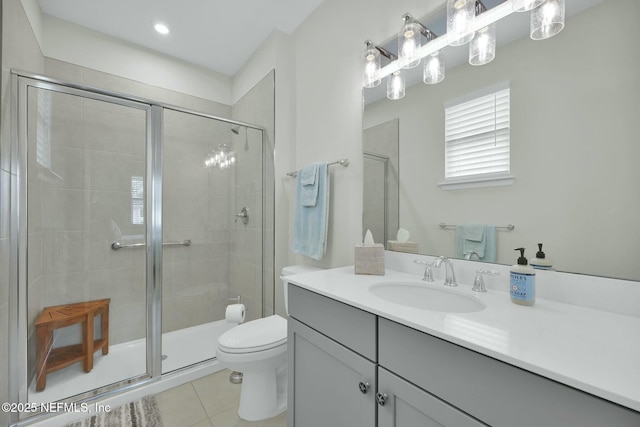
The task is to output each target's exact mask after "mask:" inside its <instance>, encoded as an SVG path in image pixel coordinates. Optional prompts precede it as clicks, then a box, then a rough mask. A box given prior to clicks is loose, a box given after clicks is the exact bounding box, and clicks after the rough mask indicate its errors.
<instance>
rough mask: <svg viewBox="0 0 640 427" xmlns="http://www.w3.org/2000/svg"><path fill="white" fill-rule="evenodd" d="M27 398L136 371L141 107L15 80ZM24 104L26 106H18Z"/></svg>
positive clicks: (140, 302)
mask: <svg viewBox="0 0 640 427" xmlns="http://www.w3.org/2000/svg"><path fill="white" fill-rule="evenodd" d="M21 83H24V84H23V85H21V86H20V88H21V92H20V93H21V94H22V96H23V97H22V98H20V99H21V101H20V102H21V104H20V105H21V106H23V107H22V108H21V111H23V112H24V113H25V115H26V120H25V119H21V124H20V128H21V129H22V130H21V133H23V134H25V135H23V136H25V137H26V147H23V148H21V149H22V150H24V149H26V181H27V185H26V196H27V200H28V203H27V204H26V209H23V211H21V212H20V214H21V217H24V215H26V224H27V225H26V233H25V234H26V236H27V237H26V260H27V261H26V273H27V274H26V275H25V278H24V279H23V280H24V282H23V283H21V285H20V286H21V287H22V286H24V287H25V288H26V297H27V298H26V307H24V308H23V310H24V312H23V317H26V328H27V331H26V334H25V335H26V336H27V339H26V343H25V344H26V362H23V369H22V370H23V372H22V375H25V376H26V381H27V383H28V391H27V394H28V396H27V397H28V401H30V402H43V403H47V402H54V401H60V400H69V399H70V398H71V397H72V396H78V395H83V394H84V393H86V392H89V391H93V390H96V389H103V390H106V389H108V387H109V386H110V385H113V384H117V383H121V382H122V381H124V380H129V381H130V380H131V379H132V378H136V377H143V376H145V375H146V373H147V360H146V354H147V351H146V347H147V344H146V340H147V329H146V328H147V327H146V316H147V284H146V271H147V270H146V255H145V253H146V251H145V244H146V231H145V230H146V228H145V227H146V221H147V214H146V201H145V200H146V199H145V197H146V191H147V179H146V172H147V169H146V160H145V153H146V150H147V136H148V130H147V127H148V125H147V123H148V118H149V117H148V116H149V113H150V106H149V105H146V104H140V103H136V102H131V101H126V100H123V99H120V98H115V97H109V96H104V95H98V94H96V93H92V92H85V91H81V90H77V89H71V88H66V87H63V86H58V85H55V84H50V83H46V82H39V81H31V80H27V79H21ZM25 101H26V103H25Z"/></svg>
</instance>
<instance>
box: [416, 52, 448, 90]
mask: <svg viewBox="0 0 640 427" xmlns="http://www.w3.org/2000/svg"><path fill="white" fill-rule="evenodd" d="M444 70H445V66H444V57H442V56H441V55H440V51H437V52H434V53H432V54H431V55H429V56H427V57H426V58H425V59H424V69H423V74H422V81H423V82H425V83H426V84H428V85H432V84H436V83H440V82H441V81H442V80H444Z"/></svg>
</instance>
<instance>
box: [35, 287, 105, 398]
mask: <svg viewBox="0 0 640 427" xmlns="http://www.w3.org/2000/svg"><path fill="white" fill-rule="evenodd" d="M110 302H111V299H110V298H107V299H101V300H94V301H85V302H78V303H73V304H64V305H56V306H52V307H45V308H44V309H43V310H42V313H40V315H39V316H38V318H37V319H36V321H35V323H34V325H35V328H36V339H37V350H36V391H42V390H44V388H45V386H46V383H47V374H48V373H49V372H53V371H57V370H58V369H62V368H65V367H67V366H69V365H72V364H74V363H77V362H83V369H84V371H85V372H90V371H91V369H93V353H94V352H96V351H98V350H100V349H102V354H107V353H109V303H110ZM97 315H100V319H101V326H102V328H101V331H102V332H101V336H100V339H99V340H95V339H94V336H93V328H94V319H95V317H96V316H97ZM78 323H80V324H82V343H81V344H75V345H69V346H65V347H59V348H53V331H54V330H56V329H60V328H64V327H67V326H71V325H75V324H78Z"/></svg>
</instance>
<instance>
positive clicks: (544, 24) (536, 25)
mask: <svg viewBox="0 0 640 427" xmlns="http://www.w3.org/2000/svg"><path fill="white" fill-rule="evenodd" d="M564 1H565V0H545V1H544V2H543V3H542V4H541V5H540V6H538V7H537V8H536V9H534V10H533V11H532V12H531V33H530V34H531V38H532V39H533V40H544V39H548V38H549V37H553V36H555V35H556V34H558V33H559V32H560V31H562V29H563V28H564V12H565V7H564Z"/></svg>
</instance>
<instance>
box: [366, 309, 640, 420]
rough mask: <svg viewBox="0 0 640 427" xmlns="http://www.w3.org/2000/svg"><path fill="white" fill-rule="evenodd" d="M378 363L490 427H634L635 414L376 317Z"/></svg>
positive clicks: (638, 417) (639, 418)
mask: <svg viewBox="0 0 640 427" xmlns="http://www.w3.org/2000/svg"><path fill="white" fill-rule="evenodd" d="M378 328H379V363H380V365H381V366H384V367H385V368H386V369H388V370H390V371H392V372H394V373H395V374H397V375H399V376H400V377H403V378H404V379H406V380H407V381H410V382H412V383H414V384H416V385H417V386H419V387H421V388H423V389H424V390H426V391H428V392H429V393H431V394H433V395H435V396H437V397H439V398H440V399H443V400H445V401H447V402H449V403H450V404H452V405H454V406H456V407H458V408H463V409H464V411H465V412H466V413H468V414H470V415H472V416H473V417H475V418H477V419H479V420H482V421H483V422H485V423H487V424H489V425H491V426H493V427H501V426H504V427H513V426H518V427H529V426H530V427H540V426H563V427H573V426H576V427H578V426H580V427H587V426H592V427H602V426H613V425H615V426H617V427H622V426H625V427H626V426H628V427H632V426H633V427H637V426H640V413H638V412H635V411H632V410H630V409H628V408H624V407H621V406H619V405H616V404H614V403H611V402H608V401H606V400H603V399H600V398H598V397H595V396H593V395H590V394H587V393H584V392H582V391H579V390H576V389H574V388H571V387H568V386H565V385H562V384H560V383H557V382H555V381H552V380H549V379H547V378H544V377H541V376H539V375H536V374H533V373H531V372H528V371H525V370H523V369H520V368H517V367H515V366H512V365H509V364H507V363H504V362H500V361H498V360H495V359H492V358H490V357H487V356H484V355H481V354H479V353H476V352H474V351H471V350H468V349H465V348H463V347H460V346H458V345H455V344H452V343H449V342H447V341H444V340H441V339H439V338H435V337H432V336H430V335H428V334H425V333H422V332H420V331H416V330H414V329H411V328H408V327H406V326H403V325H400V324H397V323H395V322H391V321H389V320H386V319H383V318H380V319H379V321H378Z"/></svg>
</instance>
